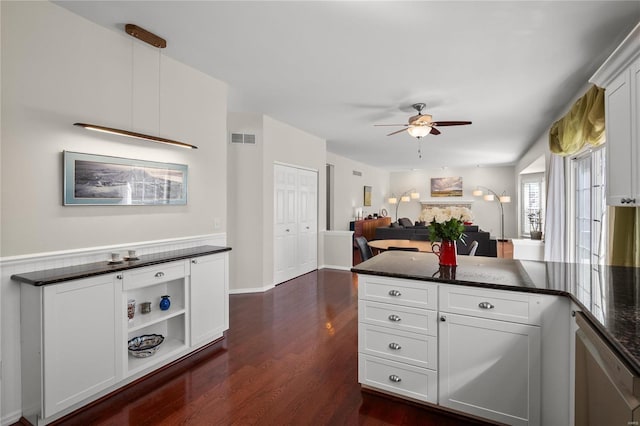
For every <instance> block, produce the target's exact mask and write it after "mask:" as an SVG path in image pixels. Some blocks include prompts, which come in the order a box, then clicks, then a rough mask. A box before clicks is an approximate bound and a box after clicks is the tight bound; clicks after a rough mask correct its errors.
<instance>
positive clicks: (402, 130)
mask: <svg viewBox="0 0 640 426" xmlns="http://www.w3.org/2000/svg"><path fill="white" fill-rule="evenodd" d="M405 130H407V129H400V130H396V131H395V132H391V133H389V134H388V135H387V136H392V135H395V134H396V133H400V132H404V131H405Z"/></svg>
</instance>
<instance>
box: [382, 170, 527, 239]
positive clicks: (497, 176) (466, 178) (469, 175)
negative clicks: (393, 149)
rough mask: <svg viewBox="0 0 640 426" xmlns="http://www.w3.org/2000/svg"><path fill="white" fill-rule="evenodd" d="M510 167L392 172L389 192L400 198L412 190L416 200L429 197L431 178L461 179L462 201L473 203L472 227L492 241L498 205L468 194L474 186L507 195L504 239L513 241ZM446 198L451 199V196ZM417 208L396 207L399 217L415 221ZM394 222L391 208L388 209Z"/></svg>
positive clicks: (497, 228) (417, 205)
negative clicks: (479, 230) (417, 193)
mask: <svg viewBox="0 0 640 426" xmlns="http://www.w3.org/2000/svg"><path fill="white" fill-rule="evenodd" d="M514 172H515V171H514V168H513V166H505V167H469V168H447V169H444V170H443V169H441V168H438V169H426V170H419V171H413V172H392V173H391V191H393V192H395V194H396V195H400V194H401V193H403V192H404V191H407V190H409V189H412V188H415V189H416V190H417V191H418V192H419V193H420V199H421V200H425V199H429V198H431V178H434V177H454V176H460V177H462V183H463V195H462V197H460V198H461V199H463V200H474V201H473V204H472V208H471V210H472V211H473V215H474V217H475V219H474V221H473V222H474V224H476V225H478V226H480V228H481V229H482V230H484V231H488V232H490V233H491V237H492V238H500V205H499V203H498V202H497V201H484V200H483V199H482V197H474V196H473V194H472V192H473V190H474V189H475V187H476V185H481V186H485V187H488V188H490V189H492V190H493V191H495V192H497V193H498V194H502V192H503V191H505V192H506V194H507V195H510V196H511V197H512V198H511V200H512V202H511V203H508V204H503V207H504V234H505V238H515V237H516V236H517V232H516V222H517V217H516V211H517V205H516V203H515V201H516V199H517V198H516V186H515V179H514ZM447 199H454V198H453V197H451V198H447ZM420 212H421V205H420V203H419V202H418V201H411V202H409V203H401V204H400V205H399V207H398V216H399V217H408V218H409V219H411V220H412V221H416V220H417V219H418V217H419V216H420ZM389 214H391V215H392V216H393V219H394V220H395V206H393V209H392V210H389Z"/></svg>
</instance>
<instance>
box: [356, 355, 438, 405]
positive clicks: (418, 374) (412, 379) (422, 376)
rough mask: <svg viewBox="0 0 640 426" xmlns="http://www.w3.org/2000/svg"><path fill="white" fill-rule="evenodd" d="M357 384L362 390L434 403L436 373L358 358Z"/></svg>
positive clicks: (393, 362) (377, 360)
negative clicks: (367, 389) (375, 390)
mask: <svg viewBox="0 0 640 426" xmlns="http://www.w3.org/2000/svg"><path fill="white" fill-rule="evenodd" d="M358 380H359V382H360V383H362V384H363V385H365V386H369V387H371V388H375V389H380V390H384V391H387V392H391V393H395V394H397V395H403V396H407V397H409V398H414V399H417V400H420V401H426V402H431V403H434V404H435V403H437V401H438V382H437V380H438V373H436V372H435V371H433V370H427V369H425V368H420V367H414V366H412V365H407V364H402V363H399V362H395V361H390V360H385V359H382V358H378V357H374V356H369V355H364V354H359V355H358Z"/></svg>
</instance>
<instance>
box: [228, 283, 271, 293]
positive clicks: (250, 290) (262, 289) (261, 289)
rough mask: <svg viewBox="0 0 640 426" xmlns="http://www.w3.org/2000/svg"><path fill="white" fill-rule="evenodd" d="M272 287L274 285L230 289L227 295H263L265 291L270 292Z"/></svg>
mask: <svg viewBox="0 0 640 426" xmlns="http://www.w3.org/2000/svg"><path fill="white" fill-rule="evenodd" d="M274 287H275V286H274V285H268V286H265V287H253V288H230V289H229V294H246V293H264V292H265V291H268V290H271V289H272V288H274Z"/></svg>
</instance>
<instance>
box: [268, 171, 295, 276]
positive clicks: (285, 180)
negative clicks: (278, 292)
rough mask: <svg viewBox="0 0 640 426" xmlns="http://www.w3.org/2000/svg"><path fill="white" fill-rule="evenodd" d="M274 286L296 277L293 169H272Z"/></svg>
mask: <svg viewBox="0 0 640 426" xmlns="http://www.w3.org/2000/svg"><path fill="white" fill-rule="evenodd" d="M274 179H275V185H274V200H273V204H274V212H273V217H274V222H275V223H274V255H273V257H274V284H279V283H281V282H284V281H287V280H290V279H291V278H293V277H295V276H296V275H297V271H298V260H297V245H298V235H297V234H298V223H297V215H298V212H297V208H296V207H297V202H296V201H297V200H296V198H297V197H296V195H297V194H296V193H297V187H298V182H297V180H298V176H297V169H295V168H293V167H286V166H281V165H275V167H274Z"/></svg>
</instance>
